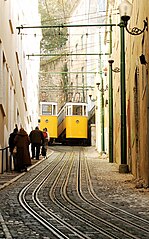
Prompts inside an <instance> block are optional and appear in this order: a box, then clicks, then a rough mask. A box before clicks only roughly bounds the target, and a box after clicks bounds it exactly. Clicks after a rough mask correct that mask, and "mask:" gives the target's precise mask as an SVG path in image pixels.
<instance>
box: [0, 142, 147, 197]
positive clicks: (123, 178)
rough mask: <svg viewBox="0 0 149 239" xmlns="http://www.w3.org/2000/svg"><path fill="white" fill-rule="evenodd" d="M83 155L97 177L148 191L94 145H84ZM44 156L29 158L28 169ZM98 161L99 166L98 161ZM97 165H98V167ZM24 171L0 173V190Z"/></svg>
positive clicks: (49, 152) (49, 151)
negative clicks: (94, 168) (123, 172)
mask: <svg viewBox="0 0 149 239" xmlns="http://www.w3.org/2000/svg"><path fill="white" fill-rule="evenodd" d="M52 152H53V151H52V150H51V149H49V150H48V155H49V154H51V153H52ZM84 154H85V156H86V157H87V158H88V159H90V161H91V162H92V163H93V165H94V166H95V167H96V166H97V167H96V171H97V172H96V173H97V175H98V176H97V177H99V180H100V177H102V178H104V177H105V180H109V181H110V182H115V181H116V182H117V183H120V184H123V185H125V186H124V187H126V185H127V187H130V188H137V189H140V190H141V191H146V192H148V193H149V188H146V189H143V186H142V182H140V181H138V182H137V180H135V179H134V177H133V175H132V174H129V173H128V174H121V173H119V170H118V165H117V164H116V163H109V160H108V157H107V155H106V154H103V155H100V154H99V153H98V152H97V150H96V149H95V147H92V146H90V147H86V148H85V150H84ZM43 159H44V157H43V156H40V159H39V160H31V161H32V166H30V167H28V171H29V170H30V169H31V168H33V167H35V165H37V164H39V163H40V162H41V160H43ZM99 162H100V166H99V165H98V163H99ZM98 166H99V167H98ZM25 173H26V172H23V173H18V172H15V171H11V172H7V173H6V172H5V173H3V174H0V190H2V189H3V188H4V187H6V186H8V185H9V184H11V183H13V182H14V181H16V180H17V179H18V178H20V177H21V176H23V175H24V174H25Z"/></svg>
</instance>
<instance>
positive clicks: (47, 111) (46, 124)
mask: <svg viewBox="0 0 149 239" xmlns="http://www.w3.org/2000/svg"><path fill="white" fill-rule="evenodd" d="M38 122H39V128H40V130H43V129H44V128H47V131H48V133H49V136H50V143H53V141H54V140H55V139H57V137H58V132H57V126H58V118H57V103H56V102H40V116H39V120H38Z"/></svg>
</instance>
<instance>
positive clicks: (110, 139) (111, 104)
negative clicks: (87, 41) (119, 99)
mask: <svg viewBox="0 0 149 239" xmlns="http://www.w3.org/2000/svg"><path fill="white" fill-rule="evenodd" d="M108 62H109V162H110V163H113V80H112V64H113V63H114V60H112V59H109V60H108Z"/></svg>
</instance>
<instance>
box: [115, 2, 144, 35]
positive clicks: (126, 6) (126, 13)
mask: <svg viewBox="0 0 149 239" xmlns="http://www.w3.org/2000/svg"><path fill="white" fill-rule="evenodd" d="M119 12H120V16H121V19H122V20H123V22H124V27H125V28H126V30H127V32H128V33H129V34H131V35H134V36H135V35H140V34H142V33H143V32H144V31H145V30H146V31H148V19H147V18H146V20H144V21H143V22H144V27H143V29H142V30H141V29H139V28H138V27H133V28H132V29H131V30H129V29H128V28H127V24H128V21H129V19H130V16H131V12H132V4H131V3H130V2H129V1H128V0H123V1H122V3H121V4H120V5H119Z"/></svg>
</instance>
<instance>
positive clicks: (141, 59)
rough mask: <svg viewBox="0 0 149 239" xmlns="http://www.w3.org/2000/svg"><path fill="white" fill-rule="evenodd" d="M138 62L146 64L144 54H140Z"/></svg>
mask: <svg viewBox="0 0 149 239" xmlns="http://www.w3.org/2000/svg"><path fill="white" fill-rule="evenodd" d="M140 62H141V64H142V65H146V64H147V61H146V59H145V55H143V54H142V55H141V56H140Z"/></svg>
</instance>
